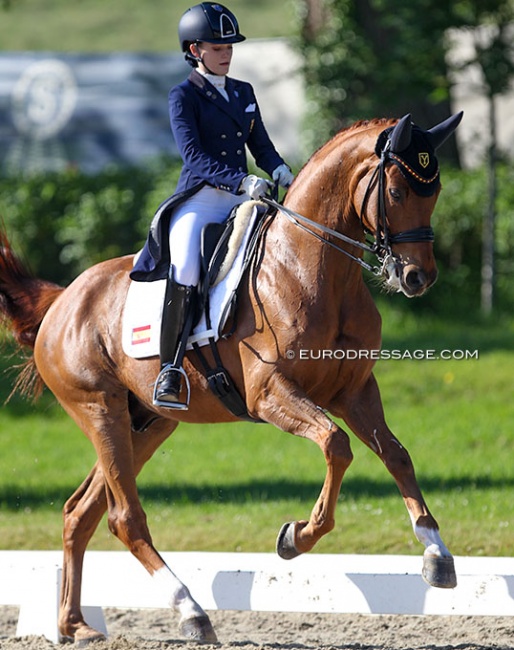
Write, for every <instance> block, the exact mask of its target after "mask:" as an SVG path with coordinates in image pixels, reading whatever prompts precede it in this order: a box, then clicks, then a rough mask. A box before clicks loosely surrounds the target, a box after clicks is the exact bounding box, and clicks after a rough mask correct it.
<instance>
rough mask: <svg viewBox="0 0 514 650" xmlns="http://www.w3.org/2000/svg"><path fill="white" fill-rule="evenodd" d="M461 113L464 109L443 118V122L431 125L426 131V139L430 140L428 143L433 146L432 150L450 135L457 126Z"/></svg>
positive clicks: (462, 113)
mask: <svg viewBox="0 0 514 650" xmlns="http://www.w3.org/2000/svg"><path fill="white" fill-rule="evenodd" d="M463 115H464V111H460V113H456V114H455V115H452V116H451V117H449V118H448V119H446V120H444V122H441V123H440V124H437V125H436V126H433V127H432V128H431V129H429V130H428V131H427V136H428V139H429V141H430V144H431V145H432V146H433V147H434V150H435V149H437V147H440V146H441V145H442V144H443V142H445V140H447V139H448V138H449V137H450V136H451V134H452V133H453V132H454V131H455V129H456V128H457V127H458V126H459V124H460V121H461V120H462V116H463Z"/></svg>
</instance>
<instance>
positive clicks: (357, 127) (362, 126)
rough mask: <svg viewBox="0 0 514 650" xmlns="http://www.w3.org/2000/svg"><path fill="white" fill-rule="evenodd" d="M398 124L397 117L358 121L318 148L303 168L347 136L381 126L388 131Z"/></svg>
mask: <svg viewBox="0 0 514 650" xmlns="http://www.w3.org/2000/svg"><path fill="white" fill-rule="evenodd" d="M396 122H398V118H396V117H374V118H372V119H367V120H358V121H357V122H354V123H353V124H350V125H349V126H345V127H343V128H342V129H340V130H339V131H337V133H335V134H334V135H333V136H332V137H331V138H330V139H329V140H327V142H325V143H324V144H322V145H321V146H320V147H318V149H316V150H315V151H314V153H313V154H312V155H311V156H310V157H309V159H308V160H307V162H306V163H305V164H304V165H303V167H305V166H306V165H307V164H308V163H309V162H310V161H311V160H312V159H313V158H314V157H315V156H316V155H317V154H318V152H319V151H321V150H322V149H325V148H330V147H331V146H332V145H333V144H334V143H335V142H336V141H339V140H341V139H344V138H346V136H348V135H351V134H352V133H354V132H355V131H364V130H366V129H368V128H370V129H371V128H374V127H376V126H381V127H383V128H384V129H387V127H389V126H393V125H394V124H396ZM303 167H302V169H303ZM300 171H301V170H300Z"/></svg>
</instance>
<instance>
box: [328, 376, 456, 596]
mask: <svg viewBox="0 0 514 650" xmlns="http://www.w3.org/2000/svg"><path fill="white" fill-rule="evenodd" d="M330 411H331V412H332V413H333V414H334V415H336V416H338V417H342V418H343V419H344V420H345V422H346V423H347V424H348V426H349V427H350V428H351V429H352V430H353V431H354V433H355V434H356V435H357V436H358V437H359V438H360V439H361V440H362V441H363V442H364V443H365V444H366V445H367V446H368V447H369V448H370V449H372V450H373V451H374V452H375V453H376V454H377V456H378V457H379V458H380V459H381V460H382V461H383V463H384V465H385V466H386V467H387V469H388V470H389V472H390V473H391V475H392V476H393V478H394V480H395V481H396V483H397V485H398V488H399V490H400V493H401V495H402V497H403V499H404V501H405V505H406V507H407V510H408V512H409V515H410V519H411V522H412V527H413V529H414V534H415V536H416V538H417V539H418V540H419V541H420V542H421V543H422V544H423V545H424V546H425V551H424V555H423V578H424V579H425V580H426V581H427V582H428V583H429V584H430V585H432V586H434V587H443V588H453V587H455V586H456V584H457V579H456V575H455V567H454V562H453V557H452V555H451V553H450V551H449V550H448V549H447V548H446V546H445V544H444V542H443V540H442V539H441V536H440V534H439V526H438V524H437V522H436V520H435V519H434V517H433V516H432V515H431V513H430V511H429V509H428V507H427V505H426V503H425V500H424V498H423V495H422V494H421V490H420V488H419V485H418V482H417V480H416V475H415V472H414V466H413V464H412V461H411V458H410V456H409V453H408V452H407V450H406V449H405V447H403V445H402V444H401V443H400V442H399V441H398V439H397V438H396V437H395V436H394V435H393V433H392V432H391V431H390V429H389V428H388V426H387V424H386V423H385V419H384V411H383V408H382V401H381V398H380V392H379V389H378V385H377V383H376V380H375V378H374V376H373V375H371V377H370V378H369V380H368V382H367V383H366V385H365V386H364V388H363V389H362V390H361V391H360V392H359V393H357V394H352V395H347V394H345V393H344V392H341V394H340V396H339V399H338V400H337V401H335V402H334V403H333V404H331V405H330Z"/></svg>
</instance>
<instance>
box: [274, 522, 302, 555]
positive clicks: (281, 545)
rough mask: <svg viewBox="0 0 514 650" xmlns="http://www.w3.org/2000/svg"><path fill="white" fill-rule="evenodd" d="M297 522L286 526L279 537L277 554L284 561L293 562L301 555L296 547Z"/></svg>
mask: <svg viewBox="0 0 514 650" xmlns="http://www.w3.org/2000/svg"><path fill="white" fill-rule="evenodd" d="M294 530H295V522H294V521H290V522H288V523H287V524H284V525H283V526H282V528H281V529H280V532H279V534H278V537H277V553H278V554H279V556H280V557H281V558H282V559H283V560H292V559H293V558H295V557H298V556H299V555H301V553H299V552H298V551H297V550H296V547H295V545H294Z"/></svg>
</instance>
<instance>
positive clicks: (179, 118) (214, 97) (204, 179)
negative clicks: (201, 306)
mask: <svg viewBox="0 0 514 650" xmlns="http://www.w3.org/2000/svg"><path fill="white" fill-rule="evenodd" d="M178 33H179V40H180V46H181V48H182V51H183V52H184V53H185V58H186V61H187V62H188V63H189V64H190V65H191V66H192V67H193V68H194V70H193V71H192V72H191V74H190V75H189V77H188V79H187V80H185V81H184V82H182V83H181V84H179V85H178V86H176V87H174V88H172V89H171V91H170V95H169V113H170V121H171V128H172V131H173V135H174V137H175V141H176V144H177V147H178V149H179V152H180V155H181V157H182V160H183V163H184V164H183V167H182V171H181V175H180V178H179V181H178V185H177V188H176V190H175V195H174V197H175V196H177V195H178V194H180V197H177V204H176V207H175V208H174V210H173V213H172V216H171V219H170V227H169V273H168V277H167V285H166V294H165V300H164V307H163V316H162V326H161V344H160V350H161V352H160V357H161V371H160V373H159V376H158V377H157V380H156V385H155V392H154V403H155V404H158V405H160V406H166V407H169V408H176V409H177V408H178V409H184V408H187V405H186V404H184V403H183V402H181V401H180V397H179V395H180V389H181V375H182V374H185V373H184V371H183V370H182V361H183V358H184V353H185V349H186V344H187V338H188V336H189V333H190V330H191V326H192V319H193V314H192V312H193V302H194V300H193V298H194V293H195V289H196V286H197V284H198V281H199V276H200V234H201V231H202V228H203V227H204V226H205V225H206V224H207V223H213V222H215V223H222V222H223V221H225V220H226V218H227V216H228V214H229V213H230V211H231V209H232V208H233V207H234V206H235V205H237V204H239V203H241V202H243V201H245V200H248V199H259V198H261V197H262V196H263V195H264V194H265V193H266V192H267V191H268V190H269V188H270V186H271V183H270V181H268V180H266V179H264V178H261V177H259V176H255V175H253V174H249V173H248V167H247V161H246V154H245V146H248V149H249V150H250V152H251V153H252V155H253V156H254V158H255V162H256V164H257V166H258V167H260V168H261V169H263V170H264V171H266V172H267V173H268V174H269V175H270V176H271V177H272V178H273V180H274V181H275V182H276V183H278V184H279V185H281V186H282V187H285V188H287V187H289V185H290V184H291V182H292V181H293V178H294V177H293V174H292V172H291V170H290V168H289V167H288V166H287V165H286V164H285V162H284V160H283V159H282V158H281V157H280V155H279V154H278V153H277V151H276V149H275V147H274V146H273V143H272V142H271V140H270V138H269V135H268V133H267V131H266V129H265V127H264V124H263V121H262V118H261V114H260V111H259V107H258V104H257V100H256V98H255V94H254V91H253V88H252V86H251V85H250V84H249V83H247V82H244V81H238V80H236V79H233V78H230V77H227V74H228V72H229V67H230V62H231V58H232V48H233V43H239V42H241V41H244V40H245V37H244V36H243V35H242V34H241V33H240V32H239V25H238V22H237V19H236V17H235V16H234V14H233V13H232V12H231V11H229V9H227V8H226V7H224V6H223V5H220V4H217V3H212V2H202V3H201V4H198V5H195V6H193V7H191V8H190V9H188V10H187V11H186V12H185V13H184V15H183V16H182V18H181V19H180V22H179V26H178ZM184 197H185V198H184ZM147 244H148V242H147ZM149 248H151V247H149ZM149 248H147V252H149ZM144 252H145V251H143V253H144ZM149 254H150V255H153V256H154V259H155V253H149ZM159 255H162V252H161V253H159ZM138 264H142V265H143V266H145V260H144V259H143V260H140V261H139V262H138V263H137V264H136V266H135V270H136V273H137V266H138ZM146 264H147V262H146ZM150 265H151V263H150ZM146 268H148V264H147V267H146Z"/></svg>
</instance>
